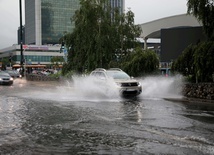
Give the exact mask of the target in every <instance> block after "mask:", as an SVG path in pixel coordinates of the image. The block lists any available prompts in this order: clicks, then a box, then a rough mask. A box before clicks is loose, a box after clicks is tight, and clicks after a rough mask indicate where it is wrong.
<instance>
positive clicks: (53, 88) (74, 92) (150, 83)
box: [14, 75, 183, 102]
mask: <svg viewBox="0 0 214 155" xmlns="http://www.w3.org/2000/svg"><path fill="white" fill-rule="evenodd" d="M139 81H140V82H141V84H142V94H140V95H139V98H140V99H153V100H154V99H158V100H159V99H162V98H181V97H182V95H181V87H182V81H183V80H182V76H179V75H178V76H174V77H157V76H154V77H151V76H150V77H146V78H140V79H139ZM17 84H19V87H24V85H29V86H28V87H27V89H26V91H27V92H25V93H22V92H18V93H17V92H16V94H19V95H20V93H22V94H21V96H23V97H27V98H36V99H42V100H56V101H98V102H99V101H110V102H111V101H113V102H115V101H116V102H118V101H121V100H123V99H122V98H121V96H120V94H119V91H118V89H117V88H116V84H115V83H114V82H113V81H109V82H104V81H103V82H100V83H99V82H98V81H97V80H95V79H93V77H89V76H86V77H82V76H74V77H73V79H72V80H67V81H66V82H64V83H57V82H54V83H50V84H48V82H45V81H44V82H35V83H34V82H29V81H24V82H21V81H16V83H15V84H14V87H16V86H17ZM30 87H31V89H30Z"/></svg>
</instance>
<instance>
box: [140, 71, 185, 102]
mask: <svg viewBox="0 0 214 155" xmlns="http://www.w3.org/2000/svg"><path fill="white" fill-rule="evenodd" d="M140 81H141V84H142V88H143V89H142V90H143V92H142V94H141V97H143V98H153V99H155V98H182V95H181V91H182V85H183V77H182V76H181V75H176V76H171V77H164V76H153V77H151V76H150V77H146V78H144V79H140Z"/></svg>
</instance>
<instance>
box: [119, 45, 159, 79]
mask: <svg viewBox="0 0 214 155" xmlns="http://www.w3.org/2000/svg"><path fill="white" fill-rule="evenodd" d="M158 66H159V58H158V55H157V54H156V53H155V52H154V51H152V50H146V51H143V50H142V48H139V47H138V48H136V49H134V51H132V52H131V53H129V54H128V55H127V56H126V59H125V60H124V62H123V64H122V66H121V68H122V69H123V70H124V71H126V72H127V73H128V74H130V75H132V76H142V75H145V74H149V73H153V72H154V71H156V70H157V69H158Z"/></svg>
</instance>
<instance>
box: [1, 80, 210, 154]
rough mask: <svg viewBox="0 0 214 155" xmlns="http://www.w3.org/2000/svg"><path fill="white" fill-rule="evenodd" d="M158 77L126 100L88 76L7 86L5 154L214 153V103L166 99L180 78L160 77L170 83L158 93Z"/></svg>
mask: <svg viewBox="0 0 214 155" xmlns="http://www.w3.org/2000/svg"><path fill="white" fill-rule="evenodd" d="M152 79H153V82H152V80H148V79H145V81H147V82H145V81H144V82H143V81H142V85H143V87H144V90H145V91H144V92H143V93H142V94H141V95H140V96H139V97H137V98H125V99H124V98H120V97H119V96H117V95H115V96H111V95H103V92H102V91H101V90H100V89H99V88H96V87H93V86H91V85H90V84H89V81H88V79H87V78H86V79H85V78H83V79H81V80H80V79H79V80H80V81H77V83H76V84H77V86H79V85H80V84H79V83H81V81H82V83H81V84H82V85H83V86H82V87H77V86H75V87H74V85H72V83H70V82H67V83H66V84H64V83H63V84H62V83H52V82H50V83H48V82H47V83H41V82H30V83H28V82H26V83H25V82H22V81H19V82H17V83H15V84H14V85H13V86H12V87H4V91H0V101H1V102H0V154H14V155H17V154H22V155H23V154H24V155H25V154H26V155H28V154H42V155H44V154H63V155H64V154H195V155H197V154H214V145H213V143H214V138H213V132H214V123H213V122H212V121H211V120H213V119H214V115H213V113H214V108H213V107H214V106H213V105H208V104H204V105H200V104H195V103H191V104H189V103H188V104H184V103H182V102H176V103H175V102H171V101H165V100H164V99H163V98H164V97H166V96H167V93H166V92H167V91H166V89H168V88H170V89H171V86H173V85H174V84H175V82H172V80H171V79H169V80H170V81H171V82H168V83H169V85H167V82H166V81H167V80H166V79H163V81H161V80H160V79H159V82H160V83H164V86H166V87H164V88H162V89H163V92H158V91H156V90H159V91H160V88H159V87H156V88H155V87H153V89H152V88H151V89H150V90H147V88H148V89H149V85H151V87H152V86H154V85H152V84H153V83H156V84H157V83H158V82H156V81H157V79H158V78H152ZM76 80H78V79H76ZM174 81H176V78H175V79H174ZM161 85H162V84H161ZM161 85H159V86H161ZM87 86H88V87H87ZM0 89H1V87H0ZM83 89H85V90H84V91H83ZM2 90H3V89H2ZM76 90H77V91H76ZM92 90H93V93H92ZM41 92H42V93H41ZM81 92H82V93H81ZM149 92H150V93H149ZM171 92H173V91H171ZM173 93H174V96H176V94H177V95H178V96H179V93H177V90H176V91H174V92H173ZM152 96H155V97H152ZM195 116H197V117H198V118H196V117H195ZM205 117H207V119H208V117H209V120H210V122H208V121H207V120H206V119H205V120H203V119H201V118H205Z"/></svg>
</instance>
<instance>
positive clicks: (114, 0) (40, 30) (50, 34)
mask: <svg viewBox="0 0 214 155" xmlns="http://www.w3.org/2000/svg"><path fill="white" fill-rule="evenodd" d="M110 3H111V6H112V7H120V8H121V12H122V11H123V10H124V7H125V2H124V0H110ZM79 8H80V4H79V0H62V1H59V0H27V1H25V42H26V44H35V45H45V44H58V43H59V39H60V38H61V37H62V36H63V35H64V34H65V32H72V31H73V29H74V23H72V22H71V18H72V17H73V16H74V14H75V11H76V10H77V9H79Z"/></svg>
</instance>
